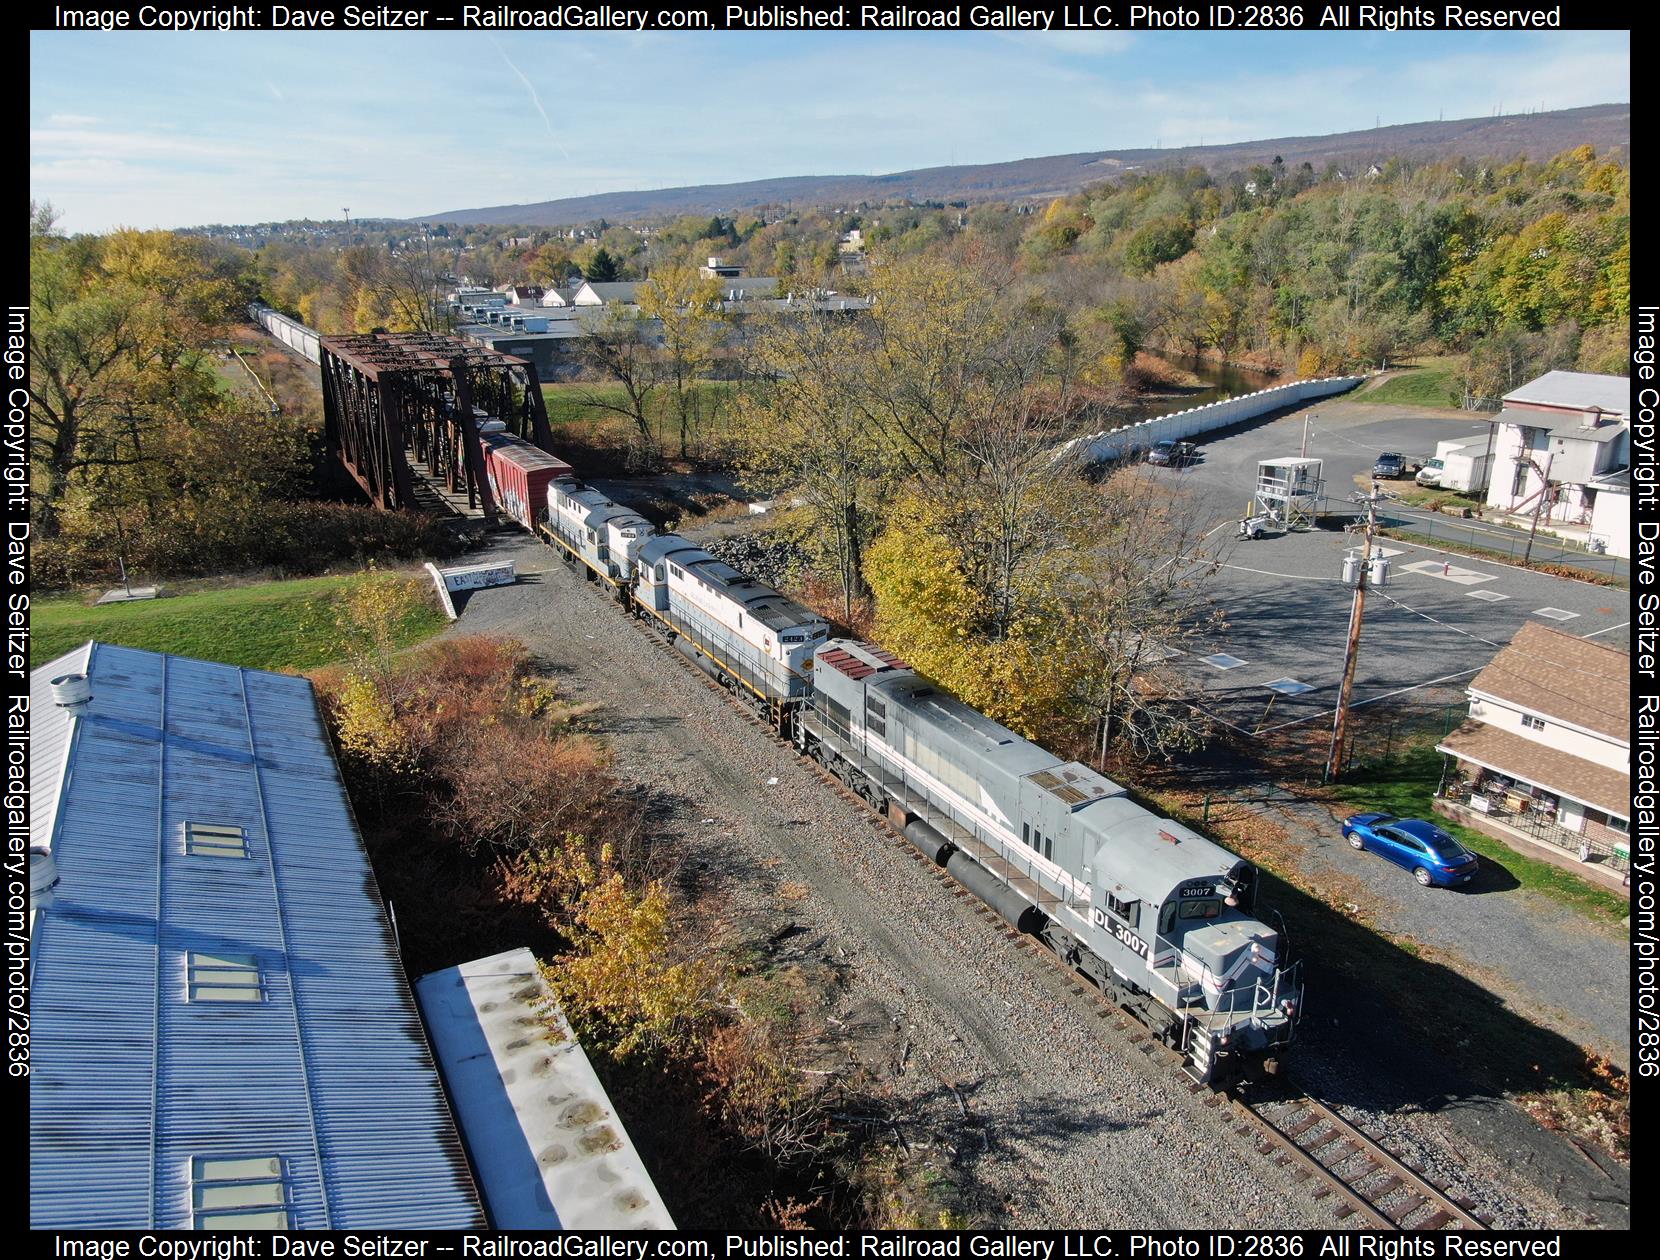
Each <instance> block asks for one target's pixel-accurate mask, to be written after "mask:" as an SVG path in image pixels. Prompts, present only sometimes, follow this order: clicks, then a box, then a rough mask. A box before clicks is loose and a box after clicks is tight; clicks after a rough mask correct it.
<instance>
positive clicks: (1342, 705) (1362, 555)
mask: <svg viewBox="0 0 1660 1260" xmlns="http://www.w3.org/2000/svg"><path fill="white" fill-rule="evenodd" d="M1354 497H1355V500H1356V501H1357V502H1360V503H1363V504H1364V505H1365V507H1366V523H1365V525H1364V526H1362V534H1361V545H1360V546H1359V547H1357V548H1354V549H1353V550H1351V551H1349V552H1346V553H1345V554H1344V556H1343V584H1344V585H1345V586H1350V587H1353V588H1354V602H1353V603H1351V604H1350V605H1349V634H1348V640H1347V644H1346V646H1345V648H1344V652H1343V685H1342V687H1341V688H1339V690H1338V695H1337V712H1336V713H1335V714H1334V715H1333V718H1332V724H1331V746H1330V747H1329V748H1328V749H1327V751H1326V768H1325V772H1324V774H1323V775H1322V781H1323V782H1326V783H1329V782H1331V781H1332V780H1333V779H1336V778H1337V777H1338V776H1340V775H1341V774H1342V773H1343V737H1344V734H1345V732H1346V731H1347V729H1348V725H1349V697H1350V695H1351V694H1352V692H1353V691H1354V681H1355V663H1356V662H1357V661H1358V659H1359V657H1360V627H1361V623H1362V622H1363V621H1364V620H1365V618H1366V592H1367V591H1368V590H1370V589H1372V588H1373V587H1384V586H1387V585H1389V558H1388V557H1387V556H1385V555H1384V554H1383V553H1382V552H1381V551H1378V550H1376V549H1374V548H1373V546H1372V531H1373V530H1375V529H1376V528H1377V508H1378V504H1379V502H1381V501H1382V499H1383V491H1381V490H1379V489H1378V486H1377V483H1376V482H1373V483H1372V492H1371V493H1370V494H1367V495H1356V496H1354Z"/></svg>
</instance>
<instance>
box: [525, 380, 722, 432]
mask: <svg viewBox="0 0 1660 1260" xmlns="http://www.w3.org/2000/svg"><path fill="white" fill-rule="evenodd" d="M732 388H733V387H732V385H731V384H730V383H729V382H726V381H699V382H698V383H697V385H696V387H695V397H696V399H697V402H698V406H699V409H700V412H701V414H702V415H703V416H705V417H713V419H714V425H715V428H716V429H717V430H720V429H723V428H724V427H725V426H724V423H723V420H722V408H721V407H720V405H719V404H720V403H721V401H722V400H724V399H725V397H726V396H727V395H728V394H730V393H731V392H732ZM590 398H593V399H600V400H602V401H604V402H606V403H613V404H615V405H616V406H619V407H623V406H626V405H627V403H628V396H627V395H626V394H625V393H624V392H623V387H622V386H621V385H605V384H599V383H594V384H578V383H575V382H564V381H561V382H555V383H553V384H546V385H543V386H542V399H543V401H544V402H546V403H547V408H548V423H549V424H550V425H551V426H552V427H553V428H554V429H555V430H556V431H557V430H558V429H560V428H561V427H563V426H565V425H573V424H575V425H599V426H602V427H604V426H609V425H614V424H617V425H622V426H625V427H626V426H629V425H631V424H632V421H630V420H629V419H628V417H627V416H625V415H619V414H618V413H617V412H615V411H608V410H606V408H604V407H596V406H594V405H593V404H592V403H590V402H588V401H586V400H587V399H590ZM646 413H647V414H648V415H649V416H650V417H651V419H652V421H653V424H654V426H655V427H656V429H657V430H658V432H660V433H664V434H666V433H668V432H669V430H670V429H671V428H672V427H673V425H674V423H675V422H674V396H673V391H672V390H669V389H662V388H660V389H658V390H656V391H654V392H653V394H652V396H651V399H650V401H649V402H648V403H647V404H646ZM701 427H702V426H700V428H701Z"/></svg>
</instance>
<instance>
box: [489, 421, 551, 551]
mask: <svg viewBox="0 0 1660 1260" xmlns="http://www.w3.org/2000/svg"><path fill="white" fill-rule="evenodd" d="M496 423H500V422H499V421H498V422H496ZM481 428H483V426H481ZM478 436H479V441H480V442H481V443H482V444H483V447H484V475H485V476H486V477H487V478H488V479H489V482H490V493H491V494H493V495H494V496H495V499H496V505H497V506H498V507H500V508H501V510H502V511H503V512H505V513H507V515H509V516H511V517H512V518H513V519H514V520H516V521H518V522H519V524H521V525H523V526H524V527H525V528H526V529H528V530H530V532H531V533H535V532H536V526H537V523H538V518H539V517H540V516H541V514H542V512H543V511H544V510H545V509H544V505H545V504H546V503H547V499H548V487H549V486H550V485H551V484H552V483H554V482H556V481H567V480H569V479H570V478H571V477H572V476H573V475H574V474H573V472H572V469H571V466H570V465H569V464H567V463H566V462H565V461H564V460H562V459H560V458H559V457H558V456H557V455H549V454H548V453H547V452H546V451H544V450H543V449H542V448H541V447H539V446H533V445H531V444H530V443H529V442H526V441H525V440H524V439H523V438H517V437H514V436H513V435H512V434H511V433H507V432H503V431H501V430H499V429H495V430H492V429H488V428H485V429H484V431H482V432H480V433H479V435H478Z"/></svg>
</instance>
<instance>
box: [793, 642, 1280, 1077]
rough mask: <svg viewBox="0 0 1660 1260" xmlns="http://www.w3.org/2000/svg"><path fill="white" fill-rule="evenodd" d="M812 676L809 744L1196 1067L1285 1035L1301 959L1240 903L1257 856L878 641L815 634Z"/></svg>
mask: <svg viewBox="0 0 1660 1260" xmlns="http://www.w3.org/2000/svg"><path fill="white" fill-rule="evenodd" d="M813 681H814V690H813V695H812V698H811V701H810V707H806V708H804V709H802V710H801V713H800V718H799V721H798V723H797V727H796V741H797V743H798V745H799V746H800V747H801V749H802V751H804V752H806V753H808V754H809V755H811V756H813V757H815V758H817V759H818V760H820V761H822V762H823V763H824V764H825V765H826V766H827V767H829V768H830V769H831V770H833V771H835V772H836V773H837V774H838V775H839V776H840V777H841V778H842V780H843V781H844V782H846V783H847V784H848V785H849V786H851V787H852V788H854V790H855V791H858V792H859V793H860V794H861V795H862V796H864V797H865V799H866V800H867V801H869V802H870V803H871V804H872V805H875V806H877V807H878V808H882V809H886V810H887V811H889V813H890V815H891V816H892V817H893V819H894V821H895V822H896V823H899V824H901V825H902V826H903V828H904V832H905V835H906V836H907V837H908V838H909V839H910V840H911V842H912V843H913V844H915V845H916V846H917V847H918V848H920V849H921V850H922V851H923V852H924V853H925V854H927V856H928V857H930V858H931V859H933V861H935V862H936V863H938V864H939V865H941V866H943V867H945V868H946V870H947V871H948V872H949V873H950V874H951V875H952V876H953V877H954V878H955V879H956V880H957V882H958V883H960V884H962V885H963V886H964V887H965V888H967V889H968V890H969V891H970V892H972V893H974V894H975V895H976V896H978V897H979V898H980V899H981V900H982V901H984V902H986V903H987V904H988V905H990V906H991V907H992V908H993V909H995V910H997V911H998V912H999V913H1000V914H1002V915H1003V917H1004V918H1006V919H1007V920H1009V922H1010V923H1012V924H1014V925H1015V926H1016V927H1017V928H1019V929H1020V930H1021V931H1023V932H1029V933H1031V934H1032V935H1034V936H1037V937H1039V938H1041V939H1042V940H1043V941H1044V942H1045V943H1047V944H1048V945H1049V947H1050V948H1051V949H1053V950H1054V951H1055V953H1056V954H1058V955H1059V956H1060V957H1062V958H1064V959H1065V960H1066V961H1067V962H1068V963H1070V964H1071V965H1072V966H1074V967H1076V968H1077V969H1078V970H1079V971H1081V972H1083V973H1084V974H1085V975H1087V976H1089V977H1090V978H1091V979H1092V980H1094V981H1095V982H1096V983H1097V984H1098V985H1100V987H1101V988H1102V989H1103V990H1104V991H1105V992H1107V993H1109V994H1112V995H1113V996H1114V997H1115V998H1117V1000H1118V1001H1119V1003H1120V1004H1121V1005H1122V1006H1124V1007H1126V1008H1127V1009H1129V1010H1131V1011H1132V1012H1133V1013H1134V1014H1135V1015H1136V1016H1137V1017H1138V1018H1139V1019H1141V1020H1142V1022H1144V1023H1145V1024H1147V1026H1148V1027H1149V1028H1150V1029H1151V1030H1152V1031H1153V1032H1154V1034H1155V1035H1157V1036H1158V1037H1159V1038H1160V1039H1161V1040H1163V1041H1165V1042H1166V1043H1167V1044H1169V1045H1171V1046H1173V1047H1175V1048H1176V1049H1178V1050H1180V1051H1182V1052H1183V1054H1184V1056H1185V1058H1186V1063H1187V1069H1188V1071H1189V1073H1190V1074H1191V1075H1193V1076H1194V1077H1195V1078H1196V1079H1198V1080H1200V1081H1208V1080H1211V1079H1212V1078H1213V1077H1215V1076H1216V1075H1218V1074H1219V1073H1222V1072H1225V1071H1227V1070H1229V1069H1231V1068H1233V1067H1235V1066H1238V1065H1240V1064H1242V1063H1244V1062H1245V1061H1247V1060H1251V1059H1264V1060H1266V1059H1269V1058H1270V1057H1271V1056H1272V1055H1273V1054H1274V1052H1276V1051H1277V1050H1279V1049H1280V1048H1281V1047H1283V1046H1285V1045H1288V1044H1289V1043H1290V1041H1291V1038H1292V1035H1293V1032H1294V1030H1295V1027H1296V1022H1297V1014H1298V1011H1299V1008H1300V1006H1301V1003H1302V986H1301V984H1300V981H1299V976H1298V972H1299V967H1296V966H1293V967H1289V968H1288V967H1285V966H1283V965H1282V964H1281V961H1280V952H1281V943H1280V936H1279V934H1278V933H1277V932H1275V931H1273V930H1272V929H1271V928H1268V927H1266V926H1264V925H1263V924H1262V923H1260V922H1258V921H1257V920H1256V919H1254V918H1252V917H1251V915H1250V913H1249V912H1250V910H1251V909H1252V907H1253V905H1254V903H1255V898H1256V870H1255V868H1254V867H1252V866H1251V865H1250V863H1248V862H1245V861H1242V860H1240V859H1239V858H1238V857H1236V856H1235V855H1234V854H1232V853H1229V852H1228V851H1227V850H1226V849H1223V848H1221V847H1220V846H1219V845H1216V844H1213V843H1211V841H1209V840H1206V839H1205V838H1204V837H1203V836H1201V835H1199V834H1197V833H1196V832H1194V831H1191V830H1189V829H1188V828H1186V827H1183V826H1182V825H1181V824H1180V823H1177V822H1174V821H1173V820H1171V819H1169V818H1162V817H1160V816H1159V815H1157V814H1154V813H1151V812H1150V811H1148V810H1145V809H1143V808H1141V807H1140V806H1139V805H1136V804H1135V803H1134V802H1133V801H1131V800H1130V799H1129V797H1128V795H1127V794H1126V793H1125V790H1124V789H1123V788H1122V787H1121V786H1119V785H1118V784H1116V783H1114V782H1112V781H1111V780H1110V779H1107V778H1104V777H1103V776H1102V775H1100V774H1097V773H1096V772H1095V771H1093V770H1091V769H1089V768H1088V767H1087V766H1084V765H1081V764H1080V763H1078V762H1075V761H1074V762H1063V761H1062V760H1061V759H1060V758H1059V757H1056V756H1055V755H1054V754H1052V753H1049V752H1045V751H1044V750H1043V749H1042V748H1039V747H1038V746H1037V745H1036V744H1033V743H1031V742H1029V741H1027V740H1024V739H1022V738H1021V737H1020V736H1018V735H1016V734H1015V733H1014V732H1013V731H1011V730H1009V729H1008V728H1007V727H1003V726H999V725H998V724H997V723H996V722H993V721H992V720H991V719H990V718H988V717H986V716H985V715H984V714H982V713H979V712H977V711H975V710H974V709H971V708H969V707H968V706H967V705H966V704H964V703H963V702H962V701H960V700H958V699H956V698H955V697H953V696H951V695H948V694H946V693H945V692H942V691H939V690H937V689H936V688H935V687H934V686H933V685H932V684H931V683H930V682H929V681H928V680H927V679H925V678H923V677H922V676H921V675H919V674H918V673H916V671H915V670H912V669H911V668H909V667H908V666H907V665H905V664H904V662H902V661H900V660H898V659H897V658H896V657H894V656H892V655H891V654H889V653H887V652H885V651H883V650H882V649H880V648H878V647H875V646H874V645H872V644H868V643H859V642H855V641H853V640H848V639H832V640H830V641H828V642H826V643H825V644H823V645H822V646H820V647H819V649H818V651H817V652H816V653H815V663H814V670H813Z"/></svg>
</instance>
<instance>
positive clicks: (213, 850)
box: [184, 822, 248, 858]
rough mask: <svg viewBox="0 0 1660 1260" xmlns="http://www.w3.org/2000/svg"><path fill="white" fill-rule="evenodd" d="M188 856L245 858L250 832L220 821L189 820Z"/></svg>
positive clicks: (185, 843) (185, 836)
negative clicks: (197, 821)
mask: <svg viewBox="0 0 1660 1260" xmlns="http://www.w3.org/2000/svg"><path fill="white" fill-rule="evenodd" d="M184 851H185V856H186V857H221V858H245V857H247V856H248V833H247V832H246V831H245V830H244V829H243V828H241V827H228V826H224V825H223V824H219V823H195V822H187V823H186V824H185V825H184Z"/></svg>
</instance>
